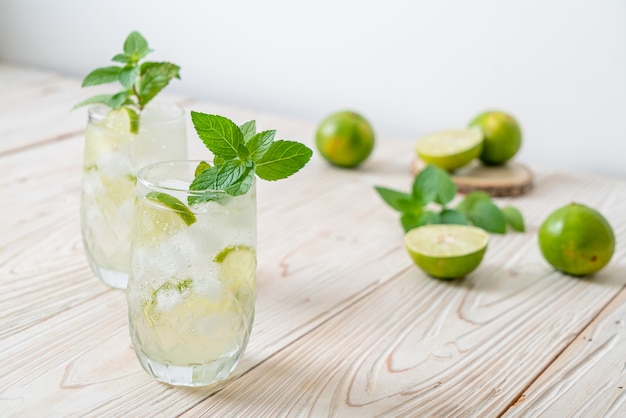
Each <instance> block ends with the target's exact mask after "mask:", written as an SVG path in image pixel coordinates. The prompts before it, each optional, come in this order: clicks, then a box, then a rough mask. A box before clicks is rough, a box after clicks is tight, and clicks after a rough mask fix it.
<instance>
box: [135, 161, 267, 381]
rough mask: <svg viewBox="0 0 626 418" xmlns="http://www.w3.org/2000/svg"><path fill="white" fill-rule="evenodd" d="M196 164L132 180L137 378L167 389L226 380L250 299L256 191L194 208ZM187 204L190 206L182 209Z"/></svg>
mask: <svg viewBox="0 0 626 418" xmlns="http://www.w3.org/2000/svg"><path fill="white" fill-rule="evenodd" d="M198 164H199V162H198V161H195V162H193V161H170V162H161V163H156V164H151V165H149V166H147V167H144V168H142V169H141V170H140V171H139V173H138V177H137V198H136V203H135V212H134V222H133V231H132V234H131V257H130V259H131V262H130V276H129V281H128V290H127V298H128V309H129V326H130V334H131V339H132V342H133V345H134V348H135V353H136V354H137V358H138V359H139V362H140V363H141V365H142V366H143V368H144V369H145V370H146V371H147V372H148V373H149V374H150V375H151V376H152V377H154V378H155V379H156V380H159V381H161V382H165V383H168V384H171V385H181V386H206V385H210V384H212V383H215V382H217V381H220V380H223V379H225V378H226V377H227V376H228V375H229V374H230V373H231V371H232V370H233V369H234V368H235V366H236V365H237V363H238V361H239V359H240V357H241V356H242V354H243V352H244V350H245V347H246V345H247V343H248V338H249V336H250V332H251V330H252V323H253V321H254V303H255V299H256V187H255V184H253V185H252V187H251V188H250V190H249V191H248V192H247V193H246V194H244V195H242V196H237V197H232V196H229V195H227V194H225V193H224V192H222V191H214V192H211V193H210V194H211V196H212V198H213V200H211V201H204V202H201V203H195V202H193V199H194V198H195V197H198V196H201V195H202V193H198V192H191V191H189V190H188V187H189V184H190V183H191V181H192V180H193V178H194V172H195V170H196V167H197V166H198ZM190 199H191V200H192V204H191V205H190V204H189V203H188V202H190Z"/></svg>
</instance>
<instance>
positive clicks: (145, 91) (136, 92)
mask: <svg viewBox="0 0 626 418" xmlns="http://www.w3.org/2000/svg"><path fill="white" fill-rule="evenodd" d="M152 51H153V50H152V49H150V47H149V46H148V42H147V41H146V40H145V38H144V37H143V36H141V34H140V33H139V32H131V33H130V35H128V37H127V38H126V41H125V42H124V52H123V53H121V54H117V55H115V56H114V57H113V58H112V61H114V62H118V63H120V64H121V65H113V66H109V67H102V68H96V69H95V70H93V71H92V72H90V73H89V74H87V76H85V79H84V80H83V83H82V87H89V86H97V85H100V84H108V83H115V82H119V83H120V84H121V90H120V91H119V92H117V93H115V94H100V95H97V96H93V97H90V98H88V99H86V100H83V101H82V102H80V103H78V104H77V105H76V106H74V108H77V107H80V106H85V105H89V104H95V103H101V104H104V105H106V106H108V107H110V108H111V109H124V110H125V111H126V112H127V113H128V116H129V119H130V130H131V132H132V133H135V134H136V133H137V132H138V131H139V113H140V112H141V111H142V110H143V109H144V108H145V107H146V105H147V104H148V103H149V102H150V101H151V100H152V99H153V98H154V97H155V96H156V95H157V94H158V93H159V92H161V90H163V89H164V88H165V87H166V86H167V85H168V84H169V82H170V81H171V80H172V79H173V78H178V79H180V75H179V71H180V67H179V66H178V65H175V64H172V63H170V62H153V61H142V60H143V59H144V58H145V57H146V55H148V54H149V53H151V52H152Z"/></svg>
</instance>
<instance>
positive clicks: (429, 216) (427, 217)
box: [419, 210, 441, 226]
mask: <svg viewBox="0 0 626 418" xmlns="http://www.w3.org/2000/svg"><path fill="white" fill-rule="evenodd" d="M439 223H441V217H440V216H439V214H438V213H436V212H433V211H430V210H425V211H423V212H422V213H421V215H420V217H419V226H424V225H431V224H439Z"/></svg>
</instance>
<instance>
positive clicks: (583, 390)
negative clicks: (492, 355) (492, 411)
mask: <svg viewBox="0 0 626 418" xmlns="http://www.w3.org/2000/svg"><path fill="white" fill-rule="evenodd" d="M620 255H622V256H623V254H620ZM622 272H623V270H622ZM625 360H626V289H624V290H622V292H621V293H620V294H619V295H618V296H617V297H616V298H615V299H614V300H613V301H612V302H611V303H610V304H609V305H608V306H607V307H606V308H605V309H604V310H603V311H602V312H601V313H600V315H598V317H597V318H596V319H595V320H594V321H593V322H592V323H591V324H590V325H589V326H588V327H587V328H585V329H584V330H583V331H582V332H581V333H580V334H579V335H578V336H577V337H576V339H575V341H574V342H573V343H572V344H571V345H570V346H568V347H567V349H566V350H565V351H564V352H563V353H562V354H561V355H560V356H559V357H558V358H557V359H556V360H555V361H554V362H553V363H552V364H551V365H550V367H549V368H548V369H547V370H546V371H545V372H544V373H542V374H541V375H540V376H539V378H538V379H537V380H536V381H535V382H533V384H532V386H531V387H530V388H528V389H527V390H525V391H524V393H522V395H521V396H520V397H519V398H518V399H517V400H516V402H515V403H514V404H513V405H512V406H511V408H510V409H509V410H508V411H507V413H506V414H505V415H504V416H505V417H526V416H532V417H551V416H552V417H624V416H626V363H625Z"/></svg>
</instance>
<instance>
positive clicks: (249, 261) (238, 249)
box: [213, 245, 256, 295]
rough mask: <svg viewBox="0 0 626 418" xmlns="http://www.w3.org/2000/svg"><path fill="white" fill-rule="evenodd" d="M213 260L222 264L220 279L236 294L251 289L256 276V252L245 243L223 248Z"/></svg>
mask: <svg viewBox="0 0 626 418" xmlns="http://www.w3.org/2000/svg"><path fill="white" fill-rule="evenodd" d="M213 261H214V262H215V263H218V264H219V265H220V271H219V275H220V280H221V281H222V283H223V284H224V285H225V286H226V287H227V288H228V289H229V290H230V291H231V292H232V293H233V294H234V295H238V293H239V292H241V291H244V290H245V291H246V292H248V291H250V290H251V289H252V288H253V286H254V279H255V277H256V253H255V252H254V250H253V249H252V248H250V247H248V246H245V245H231V246H228V247H226V248H224V249H223V250H221V251H220V252H219V253H218V254H217V255H216V256H215V257H214V258H213Z"/></svg>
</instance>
